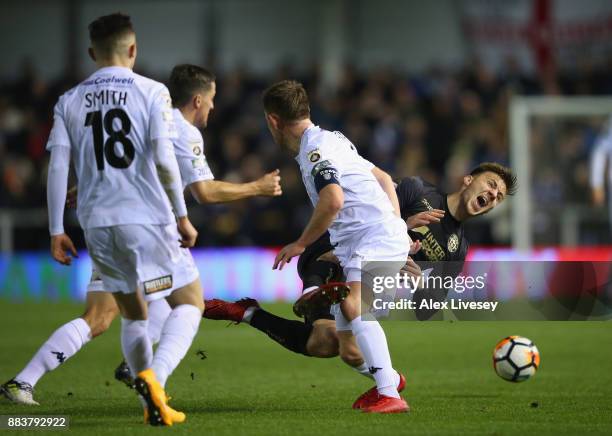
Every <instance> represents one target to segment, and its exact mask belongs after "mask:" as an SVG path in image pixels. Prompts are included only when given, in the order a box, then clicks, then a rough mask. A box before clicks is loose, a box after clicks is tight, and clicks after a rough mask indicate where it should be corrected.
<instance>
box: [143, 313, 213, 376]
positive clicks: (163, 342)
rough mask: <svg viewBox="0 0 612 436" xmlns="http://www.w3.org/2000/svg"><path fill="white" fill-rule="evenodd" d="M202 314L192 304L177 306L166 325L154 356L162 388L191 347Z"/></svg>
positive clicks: (156, 371) (155, 370)
mask: <svg viewBox="0 0 612 436" xmlns="http://www.w3.org/2000/svg"><path fill="white" fill-rule="evenodd" d="M201 319H202V313H201V312H200V310H199V309H198V308H197V307H195V306H192V305H191V304H181V305H180V306H176V307H175V308H174V309H173V310H172V312H170V316H169V317H168V319H167V320H166V323H165V324H164V328H163V330H162V335H161V339H160V341H159V345H158V346H157V350H156V351H155V355H154V356H153V365H152V367H153V371H154V372H155V375H156V376H157V380H159V382H160V383H161V385H162V386H165V385H166V380H168V377H169V376H170V374H172V372H173V371H174V370H175V369H176V367H177V366H178V364H179V363H180V362H181V360H182V359H183V357H185V354H187V350H189V347H191V343H192V342H193V338H194V337H195V335H196V333H197V332H198V327H199V326H200V321H201Z"/></svg>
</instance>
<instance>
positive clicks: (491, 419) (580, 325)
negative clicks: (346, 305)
mask: <svg viewBox="0 0 612 436" xmlns="http://www.w3.org/2000/svg"><path fill="white" fill-rule="evenodd" d="M264 307H266V308H268V309H271V310H274V311H277V312H280V313H283V314H289V313H290V308H289V306H288V305H281V304H278V305H264ZM81 310H82V306H80V305H75V304H64V303H62V304H35V303H28V304H10V303H6V302H0V314H1V316H0V332H2V333H1V334H2V336H1V337H2V341H0V356H1V358H0V378H1V379H2V381H5V380H6V379H9V378H10V377H12V376H13V375H15V373H16V371H17V370H19V369H20V368H21V367H22V366H23V365H24V364H25V363H26V361H27V360H28V359H29V357H30V356H31V355H32V354H33V353H34V352H35V350H36V349H37V348H38V346H39V345H40V344H41V343H42V341H43V340H44V339H46V338H47V336H48V335H49V334H50V333H51V332H52V331H53V330H54V329H55V328H57V327H58V326H59V325H61V324H62V323H64V322H66V321H68V320H70V319H72V318H74V317H76V316H78V315H79V314H80V313H81ZM119 324H120V323H119V322H118V321H115V323H114V324H113V326H112V328H111V330H110V331H108V332H107V333H106V334H104V335H103V336H101V337H99V338H97V339H95V340H94V341H92V342H90V343H89V344H88V345H87V346H86V347H85V349H84V350H83V351H82V352H81V353H80V354H78V355H77V356H76V357H74V358H73V359H71V360H69V361H67V362H66V363H65V364H63V365H62V367H60V368H58V369H57V370H56V371H54V372H53V373H51V374H48V375H47V376H46V377H44V378H43V379H42V381H41V382H40V383H39V384H38V386H37V388H36V392H35V394H36V398H37V399H38V401H40V402H41V404H42V405H41V406H40V407H35V408H29V407H18V406H15V405H12V404H9V403H7V402H6V401H0V414H2V415H7V414H64V415H69V416H70V419H71V423H70V426H71V427H70V432H72V433H74V434H79V435H90V434H91V435H102V434H104V435H124V434H130V435H137V434H151V433H150V432H151V431H165V432H169V433H170V432H171V433H176V434H187V433H191V434H204V435H215V436H216V435H276V434H287V435H302V434H303V435H313V434H317V435H327V434H334V435H342V434H346V435H361V434H364V435H378V434H380V435H395V434H398V435H399V434H402V435H403V434H421V435H424V434H427V435H433V434H449V435H450V434H452V435H457V434H487V435H506V434H521V435H534V434H538V435H541V434H555V435H560V434H568V435H574V434H608V435H609V434H612V371H611V370H612V366H611V365H612V363H611V362H612V323H609V322H557V323H553V322H531V323H528V322H521V323H519V322H514V323H510V322H505V323H493V322H455V323H450V322H430V323H417V322H400V321H396V322H387V323H384V328H385V330H386V332H387V338H388V340H389V343H390V347H391V351H392V356H393V361H394V364H395V366H396V368H398V369H400V370H402V371H404V373H405V374H406V376H407V378H408V386H407V389H406V391H404V396H405V397H406V399H407V400H408V402H409V403H410V405H411V408H412V411H411V412H410V413H409V414H402V415H391V416H372V415H365V414H361V413H359V412H356V411H353V410H352V409H351V404H352V402H353V400H354V399H355V398H356V397H357V396H358V395H359V394H361V393H362V392H363V391H365V390H366V389H368V388H369V387H370V386H371V385H372V383H371V382H370V381H369V380H366V379H365V378H364V377H362V376H360V375H358V374H356V373H354V372H353V371H351V370H350V369H349V368H347V367H345V366H344V364H343V363H342V362H341V361H340V360H339V359H325V360H323V359H312V358H306V357H303V356H300V355H296V354H293V353H290V352H288V351H286V350H285V349H283V348H281V347H280V346H278V345H277V344H276V343H274V342H272V341H271V340H269V339H268V338H267V337H266V336H265V335H264V334H262V333H260V332H259V331H257V330H255V329H253V328H250V327H249V326H245V325H240V326H234V325H233V326H230V327H227V326H226V323H223V322H215V321H208V320H205V321H204V322H203V323H202V325H201V328H200V333H199V335H198V336H197V338H196V340H195V342H194V345H193V347H192V348H191V350H190V351H189V353H188V355H187V357H186V358H185V360H184V361H183V362H182V363H181V365H180V366H179V368H178V369H177V371H176V372H175V373H174V375H173V377H172V378H171V379H170V381H169V383H168V387H167V388H168V391H169V393H170V395H172V397H173V401H172V404H173V405H174V406H175V407H176V408H177V409H179V410H184V411H185V412H186V413H187V422H186V423H185V424H182V425H176V426H174V427H172V428H167V429H152V428H151V427H148V426H145V425H144V424H142V412H141V409H140V405H139V403H138V401H137V399H136V397H135V394H134V392H133V391H130V390H128V389H127V388H125V387H124V386H123V385H120V384H119V383H117V382H115V381H114V379H113V370H114V368H115V366H116V365H117V364H118V362H119V361H120V360H121V351H120V346H119ZM511 334H518V335H523V336H527V337H528V338H530V339H532V340H533V341H535V343H536V344H537V346H538V347H539V349H540V352H541V354H542V364H541V367H540V370H539V371H538V373H537V374H536V375H535V377H534V378H533V379H531V380H528V381H527V382H524V383H519V384H512V383H508V382H505V381H503V380H501V379H500V378H498V377H497V376H496V375H495V373H494V372H493V369H492V364H491V352H492V349H493V346H494V345H495V343H496V342H497V341H498V340H499V339H501V338H502V337H505V336H507V335H511ZM198 350H204V351H205V353H206V355H207V358H206V359H201V358H200V357H199V356H198V355H197V351H198ZM536 404H537V407H534V406H535V405H536ZM10 433H11V432H9V431H7V430H0V436H1V435H3V434H10ZM15 433H17V432H15ZM18 434H23V432H19V433H18Z"/></svg>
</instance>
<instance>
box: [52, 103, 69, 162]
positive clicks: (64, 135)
mask: <svg viewBox="0 0 612 436" xmlns="http://www.w3.org/2000/svg"><path fill="white" fill-rule="evenodd" d="M62 107H63V99H62V98H60V99H59V101H58V102H57V103H56V104H55V107H54V108H53V128H52V129H51V133H49V139H48V140H47V147H46V148H47V150H48V151H51V149H52V148H53V147H54V146H56V145H66V146H68V147H70V136H69V135H68V129H67V128H66V123H65V122H64V115H63V109H62Z"/></svg>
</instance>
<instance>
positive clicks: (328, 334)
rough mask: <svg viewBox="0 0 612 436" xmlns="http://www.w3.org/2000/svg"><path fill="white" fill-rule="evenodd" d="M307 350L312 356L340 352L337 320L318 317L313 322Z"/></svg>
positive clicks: (326, 356) (324, 355) (331, 355)
mask: <svg viewBox="0 0 612 436" xmlns="http://www.w3.org/2000/svg"><path fill="white" fill-rule="evenodd" d="M306 351H307V353H308V355H309V356H312V357H322V358H328V357H336V356H337V355H338V353H339V343H338V335H337V334H336V322H335V321H332V320H330V319H317V320H316V321H315V322H313V323H312V332H311V333H310V336H309V337H308V342H306ZM358 351H359V350H358Z"/></svg>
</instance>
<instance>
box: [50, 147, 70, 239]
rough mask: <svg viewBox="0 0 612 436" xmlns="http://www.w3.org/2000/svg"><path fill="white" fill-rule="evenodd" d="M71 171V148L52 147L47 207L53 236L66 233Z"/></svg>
mask: <svg viewBox="0 0 612 436" xmlns="http://www.w3.org/2000/svg"><path fill="white" fill-rule="evenodd" d="M69 169H70V147H65V146H54V147H51V160H50V161H49V172H48V174H47V206H48V208H49V233H50V234H51V236H55V235H61V234H62V233H64V205H65V204H66V192H67V191H68V170H69Z"/></svg>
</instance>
